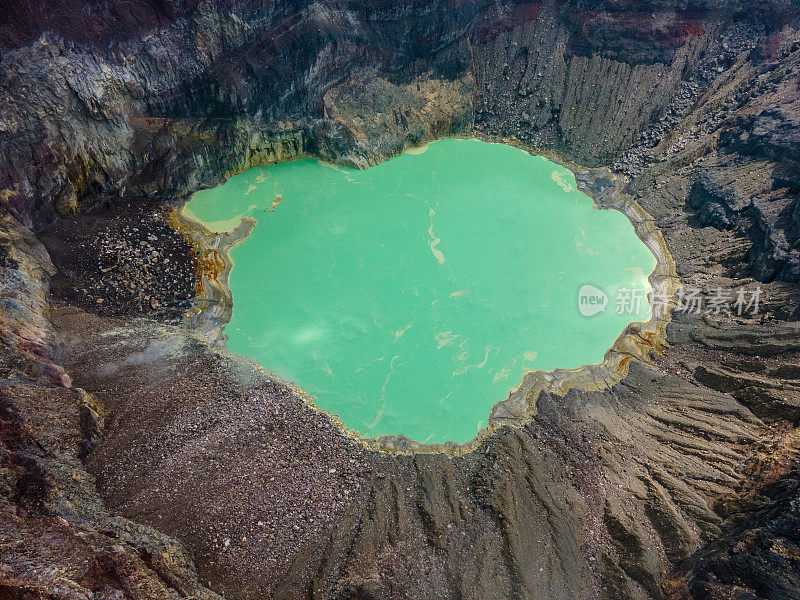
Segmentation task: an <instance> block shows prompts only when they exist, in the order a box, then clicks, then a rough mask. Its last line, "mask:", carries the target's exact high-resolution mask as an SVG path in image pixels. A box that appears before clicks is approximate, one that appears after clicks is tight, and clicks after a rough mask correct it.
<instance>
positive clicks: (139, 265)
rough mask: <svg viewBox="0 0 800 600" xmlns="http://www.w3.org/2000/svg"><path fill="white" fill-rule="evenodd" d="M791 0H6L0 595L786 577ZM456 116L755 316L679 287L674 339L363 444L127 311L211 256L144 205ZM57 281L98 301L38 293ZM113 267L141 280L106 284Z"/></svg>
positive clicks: (209, 344)
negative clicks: (711, 304)
mask: <svg viewBox="0 0 800 600" xmlns="http://www.w3.org/2000/svg"><path fill="white" fill-rule="evenodd" d="M799 13H800V9H799V8H798V7H797V5H796V4H795V3H792V2H789V1H781V0H772V1H770V0H761V1H758V2H723V1H722V0H692V1H689V2H683V1H681V2H674V1H671V0H646V1H644V2H611V1H601V2H584V1H581V0H573V1H555V0H553V1H546V2H505V3H497V2H489V1H488V0H487V1H486V2H483V1H479V2H471V3H463V2H460V1H458V0H441V1H433V2H421V1H418V0H401V1H399V2H397V1H393V2H388V1H383V0H381V1H378V2H353V1H347V0H342V1H339V0H336V1H324V2H303V1H301V0H283V1H276V2H267V3H255V2H246V1H236V0H232V1H230V2H217V3H212V2H150V1H148V0H134V1H131V2H127V3H111V4H107V5H105V4H104V5H102V6H97V5H95V4H91V3H86V2H74V3H67V4H64V3H56V2H49V1H45V2H43V3H39V4H33V3H28V2H26V3H22V4H19V5H17V6H15V7H5V8H3V16H4V18H3V19H2V23H0V48H2V52H3V53H2V57H0V102H2V107H3V109H2V112H0V198H2V225H1V227H0V230H1V231H2V239H0V289H2V296H3V301H2V306H0V308H1V309H2V314H0V342H2V345H3V355H2V357H1V358H2V363H1V366H2V374H3V381H2V387H0V392H2V404H0V410H2V414H0V418H2V429H1V430H0V448H2V454H0V457H1V458H2V462H0V471H1V472H2V479H1V480H0V482H1V485H2V487H0V509H1V510H2V511H3V519H2V528H0V596H2V597H11V598H28V597H53V598H78V597H95V598H120V597H127V598H158V599H163V598H172V597H175V598H179V597H199V598H209V599H210V598H215V597H217V596H216V593H223V594H224V595H225V597H229V598H251V597H274V598H280V599H281V600H283V599H284V598H285V599H290V598H318V599H319V598H325V599H327V598H330V599H336V600H339V599H341V600H344V599H351V598H359V599H365V600H366V599H379V598H387V599H388V598H419V599H420V600H427V599H429V598H433V597H436V598H475V599H476V600H477V599H480V600H486V599H490V598H497V599H498V600H499V599H502V598H514V599H515V600H516V599H520V600H523V599H524V600H540V599H542V600H543V599H545V598H547V599H548V600H549V599H557V598H564V599H569V600H574V599H589V598H604V599H607V600H624V599H628V598H630V599H642V600H644V599H658V600H660V599H666V598H676V599H678V598H680V599H682V600H684V599H687V598H696V599H713V600H717V599H721V598H737V599H739V598H742V599H743V598H748V599H749V598H793V597H800V586H798V581H800V578H799V577H798V567H797V565H798V563H797V556H798V553H797V536H796V531H795V529H796V524H797V523H796V522H797V518H796V514H795V513H796V506H795V505H796V493H797V470H798V465H797V460H798V457H797V448H798V443H797V433H796V427H797V425H798V419H799V418H800V388H799V387H798V376H799V374H798V370H797V365H798V364H800V341H799V340H800V331H798V324H797V321H798V319H800V293H798V292H800V288H798V282H800V254H799V252H800V247H799V246H798V240H799V239H800V203H799V202H798V193H800V180H799V179H798V173H800V170H798V166H800V165H798V162H800V159H799V157H798V151H797V148H798V145H797V142H798V137H799V136H800V104H799V103H798V98H799V97H800V93H799V92H798V90H800V87H799V86H798V82H800V33H799V32H800V18H799V17H798V14H799ZM451 133H458V134H467V135H469V134H480V135H485V136H487V137H491V138H494V139H504V138H508V139H511V140H512V141H515V142H517V143H521V144H525V145H527V146H531V147H538V148H542V149H544V150H547V151H550V152H552V153H555V154H558V155H561V156H563V157H564V158H565V159H567V160H571V161H574V162H577V163H582V164H584V165H587V166H596V165H605V166H610V167H612V168H613V169H614V173H612V174H610V175H609V176H608V186H609V188H612V187H613V186H615V185H617V184H619V185H620V186H624V192H625V193H626V194H630V196H631V197H632V198H633V199H635V200H636V201H637V202H638V203H639V204H640V205H641V206H642V207H643V208H644V209H645V210H646V211H647V212H648V213H649V214H650V215H652V217H653V219H654V222H655V224H656V225H657V226H658V227H659V228H660V230H661V231H662V232H663V235H664V238H665V240H666V243H667V246H668V248H669V250H670V251H671V253H672V255H673V258H674V260H675V267H676V271H677V274H678V276H679V278H680V281H681V283H682V284H683V285H686V286H695V287H699V288H702V289H703V290H705V291H706V292H708V291H710V290H713V289H715V288H717V287H725V288H734V289H753V288H755V286H760V287H761V289H762V296H761V304H760V305H759V308H760V310H759V311H758V312H757V314H741V315H740V314H736V313H734V314H726V313H724V312H723V313H722V314H701V315H695V314H688V313H687V312H685V311H681V310H676V311H674V312H673V321H672V323H671V324H670V326H669V328H668V330H667V341H668V343H669V346H668V347H667V348H661V347H658V346H655V345H651V346H650V347H652V354H651V357H650V360H649V361H646V362H636V361H631V363H630V365H629V370H628V372H627V374H626V375H625V376H624V377H623V379H622V381H621V382H619V383H617V384H616V385H614V386H613V387H611V388H609V389H605V390H600V391H580V390H571V391H569V392H568V393H567V394H566V395H565V396H563V397H560V396H557V395H553V394H547V393H542V394H541V395H539V397H538V398H531V399H530V400H531V401H532V402H535V404H536V408H537V411H538V413H537V415H536V417H535V418H534V419H533V420H532V421H531V422H530V423H528V424H527V425H525V426H524V427H519V428H510V427H503V428H501V429H499V430H497V431H495V432H494V433H492V434H491V435H490V436H488V437H487V438H486V439H485V440H483V441H482V442H481V444H479V445H478V446H477V448H476V449H474V450H473V451H471V452H469V453H465V454H464V455H461V456H449V455H444V454H436V455H425V454H415V455H404V454H396V455H390V454H383V453H378V452H373V451H368V450H366V449H365V448H364V447H362V446H361V445H360V444H358V443H357V442H355V441H354V440H352V439H350V438H349V437H347V436H346V435H345V434H344V433H343V432H342V431H341V429H340V428H338V427H337V426H336V424H335V423H334V422H333V421H332V420H331V419H330V418H329V417H328V416H327V415H325V414H322V413H320V412H318V411H315V410H314V409H312V408H311V407H310V406H309V405H308V404H306V403H305V402H304V401H303V400H302V399H301V398H300V397H298V395H297V394H296V393H295V392H294V391H293V390H292V389H291V388H290V387H287V386H285V385H283V384H280V383H278V382H275V381H273V380H271V379H270V377H269V376H268V375H266V374H265V373H263V372H262V371H261V370H259V369H258V368H256V367H255V366H254V365H252V364H250V363H248V362H246V361H244V360H243V359H240V358H237V357H231V356H229V355H227V354H225V353H224V352H223V351H221V350H220V349H219V348H217V347H216V346H215V345H214V343H215V340H218V339H219V336H218V332H216V331H215V332H210V331H209V329H208V328H207V327H208V326H207V325H205V326H204V327H196V326H195V322H194V321H193V320H192V319H184V320H182V321H176V320H174V319H172V320H170V321H169V322H167V321H165V320H164V319H163V316H165V314H160V313H159V311H158V310H155V309H153V310H152V311H150V310H147V306H146V305H145V307H144V309H143V310H142V311H133V312H132V311H131V306H130V302H131V299H132V298H138V297H139V296H138V295H137V294H138V293H139V292H140V291H141V292H142V293H143V295H142V297H144V296H145V295H146V296H147V297H148V299H149V298H152V297H155V298H156V299H160V300H159V302H161V301H162V300H163V301H165V302H167V301H168V302H170V303H174V304H175V305H176V306H181V304H180V303H181V302H183V301H185V300H187V298H186V296H187V295H188V291H187V290H188V289H189V287H188V286H189V282H190V279H189V277H190V273H189V271H187V269H189V270H191V269H195V273H196V274H198V275H202V276H203V277H212V278H213V277H216V276H218V275H219V274H220V273H221V272H223V271H224V269H223V267H224V265H221V264H220V263H221V262H224V261H223V259H222V258H221V257H220V256H219V248H216V247H215V248H197V247H195V246H192V245H191V244H190V243H188V242H187V243H185V244H184V243H182V239H181V238H179V237H178V235H177V233H175V232H174V231H172V230H169V231H166V230H165V229H164V228H165V227H167V226H168V222H165V221H164V220H163V219H162V220H161V221H159V220H158V219H153V218H152V217H153V215H154V214H161V215H163V214H168V211H165V212H162V209H161V208H155V209H154V208H152V207H153V204H157V203H159V202H162V203H171V204H172V205H173V206H174V205H178V204H180V202H181V200H182V199H185V198H186V197H187V195H188V194H190V193H192V192H193V191H194V190H197V189H199V188H201V187H204V186H209V185H213V184H215V183H218V182H219V181H221V180H222V178H223V177H224V176H225V175H226V174H230V173H233V172H239V171H242V170H244V169H246V168H248V167H249V166H252V165H258V164H272V163H274V162H277V161H281V160H289V159H292V158H296V157H298V156H303V155H310V156H317V157H320V158H323V159H326V160H332V161H336V162H340V163H344V164H350V165H356V166H362V167H363V166H367V165H370V164H374V163H376V162H379V161H380V160H383V159H385V158H387V157H389V156H391V155H393V154H395V153H397V152H399V151H401V150H402V149H403V148H405V147H406V146H407V145H416V144H419V143H423V142H425V141H426V140H429V139H432V138H435V137H436V136H440V135H445V134H451ZM612 181H613V182H612ZM143 198H147V202H143ZM126 204H129V205H131V207H132V208H131V210H128V211H120V205H126ZM140 206H141V207H142V208H141V212H139V207H140ZM89 209H96V210H98V211H99V212H97V213H94V214H93V215H81V216H79V217H77V218H67V217H72V215H73V214H74V213H83V212H85V211H87V210H89ZM154 211H155V212H154ZM121 215H123V216H124V215H127V216H124V218H123V217H122V216H121ZM131 215H138V216H134V217H131ZM117 217H119V218H120V219H121V221H120V224H119V232H120V233H119V236H117V237H114V236H112V235H111V234H110V233H108V231H110V230H106V229H104V225H103V223H107V221H105V219H114V218H117ZM136 219H141V223H140V224H137V223H135V222H134V221H135V220H136ZM156 221H157V223H156ZM154 223H155V224H154ZM165 223H166V224H165ZM139 226H141V228H142V230H143V232H146V233H147V234H148V235H150V234H152V235H154V236H155V237H156V240H149V237H147V238H145V239H140V237H139V236H138V234H139V233H140V232H139V231H136V232H133V229H134V228H137V229H138V228H139ZM34 231H36V232H38V233H40V234H41V235H42V238H43V239H44V240H45V241H47V245H48V248H49V249H50V251H51V252H52V253H53V260H52V261H51V257H50V256H48V252H47V251H46V250H45V248H44V247H43V246H42V245H41V243H40V242H39V241H38V240H37V238H36V235H35V233H34ZM115 231H116V230H115ZM103 232H105V233H103ZM134 233H135V234H136V235H133V234H134ZM182 233H186V232H185V231H183V232H182ZM95 234H96V237H97V238H101V237H102V238H103V239H104V240H105V245H107V244H108V243H110V244H112V245H113V244H119V245H120V250H121V251H124V250H126V249H129V248H132V246H131V244H133V243H134V242H136V244H137V245H138V244H139V242H145V244H147V243H152V244H154V246H153V248H152V249H149V248H148V250H147V252H146V253H145V254H142V253H141V252H140V253H139V254H140V255H138V256H134V254H135V253H131V256H130V257H127V256H126V257H125V258H126V260H123V261H122V263H123V266H124V269H121V271H120V273H122V274H124V277H121V278H116V277H115V276H113V277H112V276H109V277H108V278H107V279H102V277H101V276H100V275H98V274H97V273H96V272H95V271H94V270H93V269H92V268H90V267H91V264H89V263H91V261H84V262H86V263H87V264H88V265H89V266H88V267H87V266H86V265H84V266H83V267H81V263H80V259H81V256H80V252H78V251H77V249H76V247H75V244H79V243H84V242H86V241H87V238H90V237H92V236H95ZM109 236H110V237H109ZM189 237H191V236H189ZM106 238H107V239H106ZM192 239H194V238H192ZM159 240H161V241H159ZM88 241H89V242H91V241H92V240H88ZM217 241H219V240H217ZM105 245H104V246H103V247H105ZM152 252H155V253H156V256H155V257H154V255H153V254H152ZM215 252H216V254H215ZM101 254H102V253H101ZM102 256H106V254H102ZM115 256H116V259H115V260H121V259H120V257H119V256H117V255H115ZM84 258H85V257H84ZM165 258H169V260H170V264H172V261H173V260H174V261H178V262H179V263H180V265H182V267H184V268H182V269H181V270H180V271H174V270H170V269H172V268H171V267H170V268H167V267H166V264H167V263H166V262H165V261H164V259H165ZM53 264H56V265H58V266H59V269H60V271H61V273H60V274H59V276H57V277H55V278H54V279H53V283H54V291H55V292H56V293H55V294H53V295H50V294H49V288H48V282H49V279H50V278H51V276H53V275H54V267H53ZM115 264H118V263H116V262H115ZM103 268H105V266H103ZM123 271H124V273H123ZM112 275H113V274H112ZM162 276H163V277H167V276H169V277H175V278H176V281H180V286H178V287H179V289H166V288H164V287H163V286H161V287H159V285H156V284H154V283H151V282H152V281H153V279H154V278H159V277H162ZM59 278H61V279H59ZM64 278H67V279H68V281H69V285H70V286H71V288H70V289H73V291H75V290H77V292H80V290H81V289H86V290H87V295H86V298H83V297H81V296H80V293H78V294H77V296H76V295H74V294H72V295H70V294H65V293H61V292H59V290H61V289H62V288H61V287H60V286H61V283H63V281H64ZM178 278H179V279H178ZM129 282H132V283H133V286H134V288H137V287H139V288H141V289H134V290H133V294H134V295H133V296H130V295H124V294H121V293H118V292H119V290H121V289H122V287H121V286H123V287H125V290H127V291H126V294H128V292H130V291H131V290H129V289H128V288H127V284H128V283H129ZM159 283H161V282H159ZM197 283H198V285H200V284H201V281H198V282H197ZM89 291H91V294H90V293H89ZM171 292H175V295H174V296H171V295H170V294H169V293H171ZM164 294H166V295H164ZM97 300H102V302H100V303H98V302H97ZM148 301H149V300H148ZM98 304H100V305H103V307H104V308H103V309H102V310H98V309H97V308H96V305H98ZM92 305H95V307H94V308H93V307H92ZM151 308H152V306H151ZM97 313H102V314H97ZM131 314H138V315H141V318H137V319H132V320H131V319H128V318H121V317H126V316H130V315H131ZM166 316H171V317H174V316H175V314H174V313H170V315H166ZM217 325H219V324H217ZM646 342H647V341H646V340H643V342H642V343H646ZM73 381H74V384H73ZM75 386H80V387H75ZM90 473H91V475H90ZM177 540H180V541H177ZM211 590H214V591H211Z"/></svg>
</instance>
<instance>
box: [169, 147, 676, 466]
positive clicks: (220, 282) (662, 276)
mask: <svg viewBox="0 0 800 600" xmlns="http://www.w3.org/2000/svg"><path fill="white" fill-rule="evenodd" d="M447 138H455V139H477V140H480V141H484V142H488V143H499V144H505V145H508V146H512V147H515V148H518V149H520V150H523V151H525V152H527V153H528V154H530V155H532V156H541V157H543V158H546V159H547V160H550V161H551V162H553V163H555V164H558V165H559V166H562V167H564V168H566V169H568V170H569V171H570V172H571V173H572V174H573V176H574V178H575V183H576V186H577V189H578V191H580V192H581V193H583V194H585V195H586V196H588V197H589V198H590V199H591V200H592V201H593V203H594V208H596V209H599V210H617V211H619V212H622V213H623V214H624V215H625V216H627V217H628V219H629V220H630V221H631V223H632V224H633V227H634V231H635V233H636V235H637V237H638V238H639V239H640V240H641V242H642V243H643V244H644V245H645V246H647V248H648V249H649V250H650V252H651V254H653V256H654V258H655V260H656V264H655V267H654V268H653V270H652V272H651V273H650V274H649V275H648V277H647V280H648V282H649V284H650V290H651V293H652V290H653V289H655V288H656V287H658V288H659V289H662V290H664V293H665V295H666V297H667V298H668V303H667V305H666V306H667V308H666V309H665V310H663V311H662V314H661V315H656V314H655V313H651V318H650V319H649V320H648V321H638V322H631V323H629V324H628V325H627V326H626V327H625V329H624V330H623V331H622V332H621V333H620V334H619V336H617V338H616V340H615V341H614V343H613V344H612V345H611V347H610V348H609V349H608V350H607V351H606V352H605V355H604V358H603V360H602V361H601V362H600V363H594V364H586V365H582V366H580V367H576V368H572V369H562V368H556V369H553V370H550V371H541V370H534V371H528V372H526V373H525V374H524V375H523V376H522V379H521V381H520V383H519V384H518V385H517V386H516V387H514V388H512V389H511V390H510V392H509V393H508V395H507V397H506V398H504V399H502V400H499V401H498V402H496V403H494V404H493V405H492V407H491V409H490V410H489V415H488V424H487V426H486V427H484V428H482V429H480V430H479V431H478V432H477V433H476V435H475V437H473V438H472V439H471V440H470V441H468V442H463V443H457V442H444V443H423V442H418V441H416V440H413V439H411V438H409V437H407V436H405V435H398V434H386V435H381V436H377V437H364V436H362V435H361V434H360V433H359V432H358V431H357V430H355V429H351V428H349V427H347V426H346V425H345V424H344V423H343V422H342V420H341V419H340V418H339V417H338V416H337V415H335V414H333V413H330V412H328V411H326V410H324V409H322V408H320V407H319V406H317V405H316V403H315V402H314V401H313V400H312V398H311V396H310V395H309V394H307V393H306V392H305V391H304V390H302V389H301V388H300V387H299V386H297V385H296V384H294V383H293V382H291V381H287V380H284V379H282V378H281V377H279V376H277V375H276V374H275V373H273V372H271V371H270V370H269V369H268V368H266V367H264V366H263V365H261V364H260V363H258V362H257V361H255V360H253V359H250V358H248V357H246V356H244V355H239V354H234V353H232V352H230V351H229V350H228V348H227V344H226V340H227V337H226V336H225V334H224V328H225V325H226V324H227V323H228V322H229V321H230V318H231V315H232V311H233V296H232V293H231V291H230V288H229V287H228V280H229V276H230V272H231V270H232V268H233V267H234V265H233V261H232V260H231V257H230V252H231V250H232V249H233V248H234V247H235V246H237V245H238V244H240V243H242V242H243V241H245V240H246V239H247V238H248V237H249V235H250V234H251V233H252V231H253V229H254V228H255V226H256V224H257V221H256V220H255V219H253V218H252V217H249V216H243V217H240V218H239V217H236V218H239V219H240V221H239V223H238V225H237V226H236V227H235V228H234V229H233V230H231V231H227V232H224V231H223V232H218V231H214V230H212V229H209V228H208V227H207V226H206V224H204V223H203V222H202V221H199V220H198V219H197V218H196V217H195V215H194V213H192V212H191V210H189V209H187V206H188V204H189V203H190V202H191V200H192V197H193V195H192V196H190V197H189V198H188V199H186V200H185V201H183V202H182V204H181V206H180V208H179V209H178V210H176V213H175V214H176V217H177V222H176V228H177V229H178V231H180V232H181V233H183V234H184V235H186V236H187V237H188V238H189V239H190V241H191V243H192V245H193V247H195V248H196V250H197V252H198V254H202V256H203V257H204V258H205V260H204V259H203V258H201V259H200V262H201V263H203V264H210V265H213V267H212V268H208V269H201V270H200V271H199V272H198V281H199V282H200V284H199V293H198V296H197V298H198V299H199V302H198V303H197V305H196V307H195V308H194V310H193V311H192V314H190V315H189V318H190V321H191V323H192V325H193V326H194V327H195V328H197V329H199V330H200V332H201V336H202V337H203V338H205V339H207V340H210V341H211V343H212V344H214V345H216V346H218V347H219V349H220V350H222V351H224V353H225V354H227V355H235V356H238V357H240V358H241V359H243V360H246V361H248V362H250V363H252V364H253V365H255V366H256V368H257V369H258V370H260V371H262V372H263V373H264V374H266V375H267V376H268V377H270V378H272V379H274V380H276V381H280V382H281V383H283V384H285V385H287V386H288V387H289V388H290V389H291V390H292V391H293V392H294V393H295V394H296V395H297V396H298V397H299V398H301V399H302V401H303V402H304V403H305V404H306V405H307V406H308V407H309V408H311V409H312V410H314V411H317V412H321V413H324V414H325V415H327V416H328V417H329V418H330V419H331V421H332V422H333V423H334V424H335V425H336V427H337V428H338V429H340V430H341V432H342V433H343V434H344V435H345V436H346V437H348V438H350V439H352V440H355V441H357V442H359V443H360V444H361V445H362V446H364V447H365V448H367V449H370V450H375V451H379V452H388V453H392V454H417V453H424V454H436V453H445V454H449V455H451V456H460V455H464V454H468V453H470V452H472V451H473V450H474V449H475V448H477V447H478V446H479V445H480V444H481V443H482V441H483V440H484V439H486V438H487V437H488V436H490V435H491V434H492V433H493V432H494V431H496V430H497V429H499V428H501V427H503V426H505V425H508V426H512V427H522V426H524V425H526V424H527V423H529V422H530V421H531V420H532V419H533V418H534V417H535V416H536V414H537V408H536V402H537V399H538V397H539V394H540V393H541V392H549V393H553V394H556V395H559V396H563V395H565V394H566V393H567V392H568V391H569V390H571V389H581V390H584V391H596V390H602V389H608V388H610V387H611V386H613V385H614V384H616V383H618V382H619V381H621V380H622V379H623V378H624V377H625V376H626V375H627V373H628V369H629V366H630V362H631V361H632V360H639V361H642V362H645V363H647V362H650V360H649V354H650V352H652V351H656V352H660V351H662V350H663V348H665V347H666V345H667V342H666V328H667V325H668V324H669V322H670V320H671V309H672V307H673V306H674V305H675V299H674V296H675V292H676V290H677V288H678V277H677V274H676V271H675V263H674V261H673V259H672V256H671V254H670V252H669V250H668V248H667V246H666V242H665V240H664V237H663V235H662V234H661V232H660V231H659V230H658V229H657V228H656V226H655V225H654V223H653V218H652V217H651V216H650V215H649V214H648V213H647V212H646V211H645V210H644V209H643V208H642V207H641V206H639V205H638V203H636V202H635V201H634V200H633V198H632V197H630V196H628V195H626V194H624V193H623V192H622V189H623V188H624V185H625V183H626V182H627V178H624V177H620V176H618V175H615V174H613V173H612V172H611V171H610V170H609V169H608V168H607V167H602V168H588V167H582V166H580V165H576V164H574V163H571V162H570V161H567V160H565V159H564V158H563V157H561V156H558V155H557V154H555V153H552V152H546V151H543V150H541V149H537V148H533V147H529V146H526V145H525V144H522V143H520V142H519V141H518V140H513V139H505V138H496V137H490V136H485V135H480V134H473V135H451V136H440V137H439V138H437V140H438V139H447ZM433 141H436V140H429V141H426V142H424V143H422V144H420V145H419V146H414V147H412V148H405V149H403V151H402V152H400V153H398V154H396V155H393V156H390V157H386V159H385V160H389V159H390V158H393V157H394V156H397V155H399V154H402V153H405V152H411V153H412V154H420V153H422V152H424V151H425V149H426V148H427V146H428V144H429V143H431V142H433ZM299 158H316V157H310V156H307V155H303V156H297V157H294V158H292V159H291V160H296V159H299ZM319 160H321V159H319ZM348 166H349V165H348ZM229 176H230V175H229ZM232 220H233V219H231V221H232Z"/></svg>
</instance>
